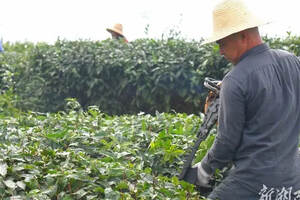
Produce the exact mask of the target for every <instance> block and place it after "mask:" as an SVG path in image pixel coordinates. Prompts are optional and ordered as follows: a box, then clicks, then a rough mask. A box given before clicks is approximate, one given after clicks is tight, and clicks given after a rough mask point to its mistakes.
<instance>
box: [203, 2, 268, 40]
mask: <svg viewBox="0 0 300 200" xmlns="http://www.w3.org/2000/svg"><path fill="white" fill-rule="evenodd" d="M267 23H268V22H265V21H262V20H260V19H259V18H258V17H256V16H254V15H253V14H252V13H251V12H250V10H248V9H247V7H246V5H245V4H244V2H243V1H242V0H223V1H222V2H220V3H219V4H217V5H216V6H215V8H214V10H213V34H212V36H211V37H210V38H208V39H207V40H206V41H204V43H203V44H207V43H211V42H215V41H218V40H220V39H222V38H225V37H227V36H229V35H231V34H233V33H237V32H240V31H243V30H246V29H248V28H253V27H258V26H261V25H264V24H267Z"/></svg>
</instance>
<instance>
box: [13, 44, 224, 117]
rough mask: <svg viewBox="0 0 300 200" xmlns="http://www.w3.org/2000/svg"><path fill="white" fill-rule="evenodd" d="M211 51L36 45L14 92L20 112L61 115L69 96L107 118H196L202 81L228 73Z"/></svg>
mask: <svg viewBox="0 0 300 200" xmlns="http://www.w3.org/2000/svg"><path fill="white" fill-rule="evenodd" d="M213 48H215V47H214V46H205V47H204V46H200V45H199V43H198V42H186V41H184V40H178V39H167V40H153V39H140V40H135V41H133V42H130V43H129V44H126V43H122V42H119V41H114V40H105V41H101V42H92V41H60V40H58V41H57V42H56V43H55V44H54V45H48V44H40V45H37V46H35V48H34V49H33V51H32V54H31V58H30V62H29V65H27V67H25V69H24V70H23V71H21V73H20V75H19V76H18V81H17V83H16V92H17V94H18V95H19V96H20V97H21V98H22V99H23V100H24V101H23V104H22V107H23V108H24V109H32V110H38V111H43V112H46V111H47V112H49V111H50V112H53V111H58V110H63V109H64V100H65V99H66V98H69V97H71V98H76V99H77V100H78V101H79V102H80V104H81V105H82V106H83V107H87V106H89V105H97V106H99V107H100V108H101V110H103V111H104V112H106V113H109V114H124V113H138V112H139V111H143V112H146V113H154V112H155V111H159V112H170V111H171V110H175V111H176V112H186V113H195V112H196V113H199V112H200V111H201V109H202V107H203V102H204V101H203V92H204V91H205V89H204V88H203V80H204V77H205V76H213V77H214V78H222V76H223V75H224V70H225V69H227V62H226V61H225V60H224V59H223V58H222V57H220V56H218V52H217V50H216V49H213Z"/></svg>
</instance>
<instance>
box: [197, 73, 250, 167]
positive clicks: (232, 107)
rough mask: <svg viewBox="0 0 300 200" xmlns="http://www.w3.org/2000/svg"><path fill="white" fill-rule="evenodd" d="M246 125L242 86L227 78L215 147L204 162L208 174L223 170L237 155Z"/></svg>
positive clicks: (223, 83) (222, 93) (223, 86)
mask: <svg viewBox="0 0 300 200" xmlns="http://www.w3.org/2000/svg"><path fill="white" fill-rule="evenodd" d="M244 123H245V103H244V95H243V90H242V88H241V85H240V84H238V83H237V82H236V81H235V80H234V79H232V78H230V77H227V76H226V77H225V78H224V80H223V81H222V88H221V93H220V110H219V118H218V124H219V127H218V134H217V136H216V139H215V141H214V144H213V146H212V147H211V149H210V150H209V151H208V153H207V154H206V156H205V157H204V158H203V160H202V166H203V168H204V169H205V170H206V171H207V172H208V173H213V172H214V171H215V170H216V169H222V168H223V167H225V166H226V165H227V164H229V163H230V162H231V161H232V160H233V158H234V155H235V152H236V149H237V148H238V146H239V144H240V141H241V138H242V132H243V127H244Z"/></svg>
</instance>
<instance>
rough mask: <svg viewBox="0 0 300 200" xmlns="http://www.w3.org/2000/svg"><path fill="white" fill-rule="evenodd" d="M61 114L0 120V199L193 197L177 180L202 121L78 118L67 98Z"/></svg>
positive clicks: (93, 110) (95, 113) (162, 116)
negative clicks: (65, 107) (66, 104)
mask: <svg viewBox="0 0 300 200" xmlns="http://www.w3.org/2000/svg"><path fill="white" fill-rule="evenodd" d="M68 108H69V109H67V111H66V112H59V113H53V114H42V113H34V112H30V113H19V114H18V116H17V117H11V116H2V115H1V116H0V118H1V120H0V127H1V128H0V140H1V142H0V151H1V153H0V198H1V199H8V198H9V197H11V198H12V199H36V200H40V199H45V200H46V199H49V200H50V199H52V200H54V199H64V200H69V199H111V200H116V199H128V200H129V199H162V200H166V199H182V200H186V199H200V194H199V193H198V192H197V191H196V190H195V189H194V188H193V186H192V185H190V184H187V183H185V182H182V181H179V180H178V179H177V178H176V176H177V175H178V174H179V173H180V170H181V167H182V165H183V156H184V154H185V152H186V151H187V150H188V149H189V148H190V147H191V146H192V141H193V139H195V135H196V131H197V128H198V127H199V124H200V123H201V117H199V116H196V115H187V114H166V113H156V115H155V116H151V115H149V114H143V113H140V114H138V115H132V116H130V115H122V116H116V117H111V116H109V115H106V114H104V113H102V112H101V111H99V109H98V108H97V107H89V108H88V110H87V111H85V112H84V111H82V109H81V108H80V106H79V104H78V103H77V102H76V101H74V100H69V102H68ZM214 132H215V131H214ZM213 139H214V137H213V136H211V137H209V138H208V139H207V140H206V141H205V142H203V143H202V144H201V147H200V149H199V151H198V154H197V159H196V160H195V161H199V160H200V159H201V158H202V157H203V155H204V154H205V152H206V151H207V149H208V148H209V147H210V146H211V144H212V141H213Z"/></svg>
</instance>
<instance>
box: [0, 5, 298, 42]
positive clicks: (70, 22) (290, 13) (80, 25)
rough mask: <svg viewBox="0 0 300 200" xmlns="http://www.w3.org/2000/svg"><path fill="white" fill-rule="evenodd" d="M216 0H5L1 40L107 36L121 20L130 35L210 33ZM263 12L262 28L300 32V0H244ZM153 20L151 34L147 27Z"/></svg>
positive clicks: (199, 35) (193, 36) (195, 35)
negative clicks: (266, 20) (146, 31)
mask: <svg viewBox="0 0 300 200" xmlns="http://www.w3.org/2000/svg"><path fill="white" fill-rule="evenodd" d="M216 1H217V0H128V1H125V0H26V1H25V0H1V1H0V2H1V18H0V37H2V38H3V41H4V42H5V41H11V42H15V41H31V42H37V41H44V42H48V43H52V42H54V41H56V40H57V38H58V37H60V38H61V39H68V40H77V39H90V40H104V39H107V38H109V37H110V34H109V33H108V32H107V31H106V28H108V27H111V26H113V24H114V23H121V24H123V32H124V34H125V36H126V37H127V39H128V40H129V41H131V40H134V39H137V38H144V37H151V38H159V37H161V35H162V34H167V33H168V32H169V30H170V29H176V30H179V31H181V32H182V36H183V37H185V38H187V39H196V40H198V39H200V38H205V37H208V36H209V35H210V33H211V29H212V25H211V24H212V22H211V21H212V19H211V13H212V7H213V5H214V3H215V2H216ZM246 1H247V3H248V4H249V6H250V8H251V9H253V10H254V12H256V13H257V15H259V16H260V17H263V18H265V19H266V18H268V19H272V20H273V23H272V24H269V25H266V26H264V27H262V28H261V32H262V34H264V35H265V34H268V35H270V36H275V35H276V36H286V32H287V31H291V32H292V33H293V34H294V35H299V36H300V23H299V19H300V12H299V5H300V1H299V0H284V1H283V0H246ZM147 25H149V31H148V34H147V35H146V34H145V27H146V26H147Z"/></svg>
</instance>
